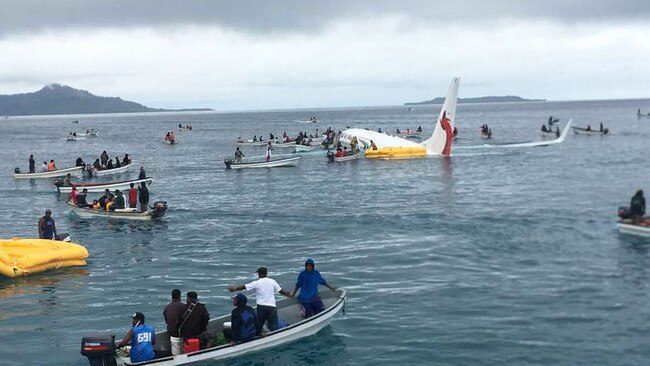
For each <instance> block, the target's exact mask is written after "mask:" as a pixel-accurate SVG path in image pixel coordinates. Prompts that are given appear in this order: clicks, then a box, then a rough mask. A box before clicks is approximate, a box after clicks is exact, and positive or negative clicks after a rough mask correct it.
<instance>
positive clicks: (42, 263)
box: [0, 235, 88, 277]
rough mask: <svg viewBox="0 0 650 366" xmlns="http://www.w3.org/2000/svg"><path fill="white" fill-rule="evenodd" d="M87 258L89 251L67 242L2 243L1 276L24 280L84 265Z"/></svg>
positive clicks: (3, 241)
mask: <svg viewBox="0 0 650 366" xmlns="http://www.w3.org/2000/svg"><path fill="white" fill-rule="evenodd" d="M66 237H67V238H69V236H67V235H66ZM68 240H69V239H68ZM87 257H88V250H86V248H84V247H83V246H82V245H79V244H74V243H70V242H68V241H65V240H62V241H59V240H48V239H20V238H12V239H8V240H0V275H3V276H6V277H22V276H27V275H28V274H31V273H38V272H44V271H47V270H51V269H59V268H64V267H74V266H85V265H86V258H87Z"/></svg>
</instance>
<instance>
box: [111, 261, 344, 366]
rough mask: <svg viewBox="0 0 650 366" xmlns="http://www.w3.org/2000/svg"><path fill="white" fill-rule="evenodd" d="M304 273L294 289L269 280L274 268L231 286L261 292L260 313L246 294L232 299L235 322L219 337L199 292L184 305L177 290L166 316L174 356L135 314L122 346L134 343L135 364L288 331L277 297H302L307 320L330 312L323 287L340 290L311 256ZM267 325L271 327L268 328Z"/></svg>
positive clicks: (234, 289) (260, 270) (132, 357)
mask: <svg viewBox="0 0 650 366" xmlns="http://www.w3.org/2000/svg"><path fill="white" fill-rule="evenodd" d="M304 268H305V269H304V270H302V271H301V272H300V273H299V274H298V278H297V279H296V283H295V285H294V288H293V290H292V291H287V290H285V289H283V288H282V287H281V286H280V285H279V284H278V283H277V282H276V281H275V280H274V279H272V278H270V277H268V269H267V268H266V267H259V268H258V269H257V271H256V272H257V276H258V279H257V280H255V281H252V282H249V283H246V284H241V285H236V286H231V287H228V291H230V292H232V293H234V292H237V291H251V292H253V293H255V299H256V302H257V309H253V308H252V307H251V306H249V305H248V298H247V297H246V295H244V294H243V293H241V292H237V293H236V294H235V295H234V296H232V301H233V309H232V310H231V312H230V323H229V324H228V323H224V324H223V327H222V328H223V330H222V331H221V332H217V333H216V334H215V333H213V332H211V331H210V330H209V329H208V324H209V322H210V314H209V312H208V309H207V307H206V306H205V304H203V303H201V302H200V301H199V297H198V293H197V292H196V291H189V292H187V293H186V295H185V302H182V301H181V290H179V289H174V290H172V292H171V302H170V303H168V304H167V305H166V306H165V308H164V310H163V312H162V315H163V318H164V320H165V324H166V326H167V334H168V335H169V338H170V343H171V350H170V352H162V351H157V350H155V348H154V346H155V343H156V339H155V334H156V333H155V329H154V327H153V326H151V325H150V324H147V323H145V315H144V314H143V313H141V312H136V313H134V314H133V316H132V317H131V318H132V321H131V328H130V329H129V331H128V332H127V333H126V335H125V336H124V337H123V338H122V340H121V341H120V342H119V344H118V346H119V347H120V348H122V347H125V346H127V345H130V354H129V357H130V360H131V362H133V363H135V362H143V361H149V360H152V359H154V358H159V357H167V356H170V355H172V356H176V355H180V354H183V353H188V352H194V351H198V350H199V349H206V348H212V347H216V346H221V345H225V344H229V345H231V346H234V345H237V344H241V343H245V342H249V341H252V340H254V339H256V338H258V337H265V336H266V335H267V334H268V333H267V332H273V331H275V330H278V329H281V328H284V327H286V326H287V325H288V324H287V323H286V322H285V321H284V320H283V319H281V318H280V317H279V316H278V310H277V304H276V299H275V294H276V293H279V294H281V295H284V296H286V297H287V298H290V299H293V298H295V297H296V294H298V295H297V298H298V302H299V303H300V311H301V316H302V317H303V318H305V319H306V318H310V317H312V316H314V315H316V314H318V313H320V312H322V311H324V310H325V306H324V304H323V301H322V299H321V297H320V295H319V291H318V286H320V285H322V286H326V287H328V288H329V289H330V290H332V291H335V290H336V287H334V286H333V285H331V284H329V283H328V282H327V281H326V280H325V278H323V276H322V275H321V274H320V272H318V271H317V270H316V269H315V262H314V260H313V259H311V258H308V259H307V260H306V261H305V264H304ZM265 326H266V329H265V328H264V327H265Z"/></svg>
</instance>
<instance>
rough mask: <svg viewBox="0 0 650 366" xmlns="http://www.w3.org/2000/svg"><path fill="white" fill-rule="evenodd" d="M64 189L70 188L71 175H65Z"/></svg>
mask: <svg viewBox="0 0 650 366" xmlns="http://www.w3.org/2000/svg"><path fill="white" fill-rule="evenodd" d="M63 186H64V187H72V175H70V173H68V174H66V176H65V179H63Z"/></svg>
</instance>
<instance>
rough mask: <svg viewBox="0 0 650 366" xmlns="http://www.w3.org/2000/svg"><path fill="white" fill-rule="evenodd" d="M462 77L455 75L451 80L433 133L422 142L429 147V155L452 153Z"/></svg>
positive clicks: (447, 154)
mask: <svg viewBox="0 0 650 366" xmlns="http://www.w3.org/2000/svg"><path fill="white" fill-rule="evenodd" d="M459 85H460V78H458V77H455V78H453V79H452V80H451V84H450V85H449V91H448V92H447V97H446V98H445V102H444V104H443V105H442V109H440V114H439V115H438V119H437V121H436V125H435V127H434V129H433V134H432V135H431V137H429V138H428V139H427V140H425V141H424V142H422V145H424V146H425V147H426V149H427V155H445V156H449V155H450V154H451V143H452V139H453V135H452V132H453V129H454V123H455V121H456V104H457V102H458V87H459Z"/></svg>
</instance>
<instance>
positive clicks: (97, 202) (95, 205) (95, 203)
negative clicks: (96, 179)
mask: <svg viewBox="0 0 650 366" xmlns="http://www.w3.org/2000/svg"><path fill="white" fill-rule="evenodd" d="M91 207H92V208H93V209H94V210H99V209H101V208H102V204H101V203H99V201H98V200H93V203H92V204H91Z"/></svg>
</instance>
